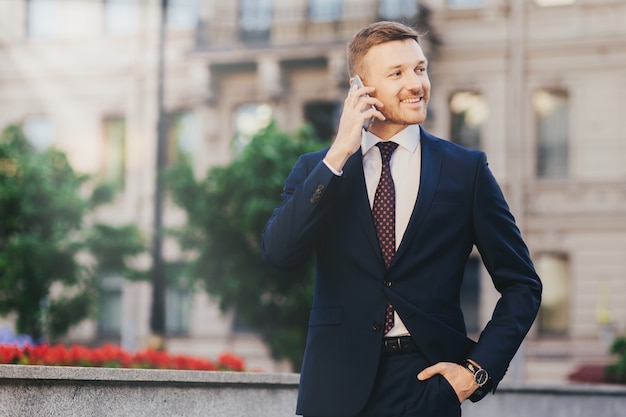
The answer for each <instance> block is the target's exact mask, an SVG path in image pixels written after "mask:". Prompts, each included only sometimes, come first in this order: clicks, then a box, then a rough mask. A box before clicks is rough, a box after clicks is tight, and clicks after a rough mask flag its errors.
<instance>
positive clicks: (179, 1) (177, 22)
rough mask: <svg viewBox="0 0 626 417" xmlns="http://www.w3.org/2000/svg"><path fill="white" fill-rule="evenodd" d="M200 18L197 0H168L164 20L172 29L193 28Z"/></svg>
mask: <svg viewBox="0 0 626 417" xmlns="http://www.w3.org/2000/svg"><path fill="white" fill-rule="evenodd" d="M199 19H200V3H199V1H198V0H169V1H168V3H167V11H166V22H167V26H168V27H169V28H172V29H195V28H196V25H197V24H198V20H199Z"/></svg>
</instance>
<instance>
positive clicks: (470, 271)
mask: <svg viewBox="0 0 626 417" xmlns="http://www.w3.org/2000/svg"><path fill="white" fill-rule="evenodd" d="M480 265H481V260H480V258H479V257H477V256H472V257H470V258H469V259H468V260H467V264H466V265H465V272H464V273H463V283H462V284H461V310H463V316H464V317H465V327H466V328H467V331H468V332H469V333H477V332H478V331H479V330H480V328H479V314H478V311H479V304H480Z"/></svg>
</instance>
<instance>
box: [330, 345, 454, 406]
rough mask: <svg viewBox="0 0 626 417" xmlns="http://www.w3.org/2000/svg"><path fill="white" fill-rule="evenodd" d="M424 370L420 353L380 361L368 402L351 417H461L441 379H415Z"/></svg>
mask: <svg viewBox="0 0 626 417" xmlns="http://www.w3.org/2000/svg"><path fill="white" fill-rule="evenodd" d="M427 366H429V363H428V361H426V359H425V358H424V357H423V356H422V354H421V353H419V352H418V353H408V354H398V355H391V356H383V357H381V360H380V365H379V367H378V373H377V375H376V382H375V384H374V388H373V390H372V392H371V394H370V398H369V400H368V402H367V404H366V406H365V408H364V409H363V410H361V412H360V413H359V414H357V415H356V416H354V417H460V416H461V405H460V403H459V400H458V397H457V396H456V393H455V392H454V389H453V388H452V386H451V385H450V384H449V383H448V381H446V379H445V378H444V377H442V376H441V375H435V376H433V377H432V378H430V379H428V380H426V381H419V380H418V379H417V374H418V373H419V372H420V371H421V370H422V369H424V368H426V367H427ZM320 401H323V399H322V398H320Z"/></svg>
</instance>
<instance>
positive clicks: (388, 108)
mask: <svg viewBox="0 0 626 417" xmlns="http://www.w3.org/2000/svg"><path fill="white" fill-rule="evenodd" d="M427 65H428V62H427V60H426V58H425V56H424V53H423V51H422V49H421V47H420V45H419V42H418V34H417V32H415V31H414V30H413V29H411V28H409V27H406V26H404V25H402V24H399V23H393V22H377V23H374V24H372V25H369V26H367V27H365V28H363V29H362V30H361V31H360V32H359V33H357V34H356V35H355V37H354V38H353V39H352V41H351V42H350V43H349V45H348V70H349V73H350V76H351V77H352V78H351V82H352V81H353V80H354V77H355V76H356V75H359V76H360V77H361V78H362V80H363V83H364V85H365V87H358V86H356V84H354V83H353V84H352V87H351V89H350V91H349V93H348V95H347V97H346V99H345V102H344V106H343V112H342V115H341V119H340V122H339V127H338V131H337V136H336V138H335V140H334V142H333V144H332V145H331V146H330V147H329V148H327V149H324V150H322V151H319V152H316V153H312V154H308V155H303V156H301V157H300V159H299V160H298V162H297V163H296V165H295V167H294V168H293V170H292V172H291V174H290V175H289V177H288V178H287V180H286V183H285V188H284V192H283V202H282V204H281V205H280V206H279V207H278V208H277V209H276V210H275V211H274V213H273V215H272V217H271V218H270V219H269V221H268V223H267V226H266V229H265V231H264V233H263V236H262V238H261V250H262V253H263V256H264V259H265V260H266V261H267V262H268V263H270V264H272V265H275V266H277V267H280V268H292V267H296V266H300V265H301V264H302V263H303V262H305V261H306V259H307V258H308V257H309V256H310V254H311V253H313V252H314V253H315V259H316V276H315V295H314V300H313V306H312V310H311V315H310V320H309V332H308V337H307V344H306V350H305V355H304V360H303V366H302V370H301V380H300V391H299V397H298V407H297V413H298V414H302V415H305V416H316V417H321V416H333V417H340V416H350V417H353V416H358V417H391V416H393V417H401V416H407V417H408V416H415V417H452V416H457V417H458V416H460V414H461V411H460V404H461V403H462V402H463V401H464V400H466V399H467V398H470V399H471V400H473V401H478V400H479V399H481V398H482V397H483V396H484V395H485V394H486V393H487V392H488V391H489V390H494V391H495V388H496V386H497V385H498V382H499V381H500V380H501V379H502V377H503V376H504V374H505V372H506V369H507V367H508V365H509V363H510V361H511V359H512V358H513V356H514V354H515V352H516V351H517V349H518V347H519V345H520V344H521V342H522V339H523V338H524V336H525V335H526V333H527V332H528V330H529V328H530V326H531V324H532V322H533V321H534V319H535V316H536V314H537V311H538V308H539V303H540V297H541V282H540V280H539V277H538V276H537V274H536V272H535V270H534V268H533V265H532V262H531V260H530V257H529V254H528V250H527V248H526V245H525V244H524V242H523V240H522V237H521V235H520V232H519V230H518V228H517V226H516V225H515V221H514V219H513V216H512V215H511V213H510V212H509V209H508V206H507V204H506V202H505V200H504V197H503V195H502V192H501V190H500V188H499V186H498V184H497V183H496V181H495V179H494V177H493V175H492V174H491V172H490V170H489V168H488V166H487V162H486V158H485V155H484V154H483V153H482V152H479V151H474V150H467V149H464V148H462V147H460V146H457V145H455V144H452V143H450V142H448V141H444V140H442V139H438V138H436V137H434V136H432V135H431V134H429V133H428V132H426V131H425V130H424V129H422V128H421V127H420V124H421V123H422V122H423V121H424V119H425V118H426V108H427V104H428V100H429V97H430V81H429V79H428V74H427ZM368 120H371V124H370V125H369V128H368V130H365V129H363V128H362V127H363V125H364V123H365V122H366V121H368ZM473 246H476V248H477V249H478V251H479V252H480V254H481V256H482V259H483V263H484V265H485V267H486V269H487V271H488V272H489V274H490V276H491V278H492V281H493V283H494V286H495V288H496V289H497V290H498V291H499V292H500V293H501V298H500V300H499V302H498V303H497V305H496V307H495V309H494V312H493V316H492V318H491V320H490V321H489V323H488V324H487V325H486V327H485V328H484V329H483V331H482V332H481V335H480V338H479V340H478V342H474V341H472V340H470V339H468V338H467V336H466V330H465V324H464V320H463V314H462V312H461V308H460V302H459V295H460V287H461V281H462V278H463V271H464V267H465V264H466V262H467V259H468V257H469V255H470V252H471V251H472V248H473ZM387 322H389V325H386V323H387Z"/></svg>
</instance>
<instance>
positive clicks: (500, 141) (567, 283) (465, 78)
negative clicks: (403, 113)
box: [0, 0, 626, 383]
mask: <svg viewBox="0 0 626 417" xmlns="http://www.w3.org/2000/svg"><path fill="white" fill-rule="evenodd" d="M377 20H397V21H402V22H404V23H408V24H410V25H413V26H415V27H417V29H418V30H420V31H421V32H424V33H425V35H424V37H423V39H422V41H421V43H422V46H423V48H424V50H425V53H426V55H427V57H428V58H429V61H430V64H429V73H430V78H431V82H432V85H433V87H432V96H431V101H430V104H429V117H428V119H427V122H426V123H425V124H424V127H425V128H426V129H428V130H430V131H431V132H432V133H434V134H436V135H438V136H441V137H443V138H446V139H449V140H451V141H454V142H457V143H459V144H461V145H463V146H467V147H470V148H476V149H481V150H483V151H485V152H486V153H487V156H488V159H489V163H490V167H491V169H492V170H493V172H494V174H495V175H496V177H497V179H498V181H499V182H500V184H501V186H502V188H503V190H504V192H505V194H506V197H507V200H508V202H509V204H510V206H511V210H512V212H513V214H514V215H515V217H516V219H517V222H518V224H519V226H520V228H521V230H522V233H523V235H524V237H525V240H526V242H527V244H528V245H529V248H530V250H531V253H532V257H533V260H534V262H535V264H536V267H537V269H538V272H539V274H540V276H541V277H542V279H543V282H544V299H543V305H542V307H541V311H540V314H539V317H538V319H537V321H536V323H535V325H534V326H533V328H532V330H531V332H530V334H529V336H528V338H527V340H526V341H525V343H524V345H523V347H522V349H521V350H520V352H519V354H518V356H517V357H516V359H515V361H514V363H513V365H512V367H511V370H510V371H509V374H508V376H507V378H509V379H511V380H514V381H529V382H544V383H565V382H567V381H568V375H570V374H571V373H572V372H574V371H575V370H576V369H578V368H579V367H580V366H581V365H585V364H604V363H607V361H609V360H610V355H609V347H610V345H611V343H612V342H613V340H614V339H615V338H616V337H619V336H620V335H622V334H624V332H625V331H626V100H625V97H626V1H625V0H233V1H218V0H0V129H5V128H8V127H11V126H12V127H13V128H14V129H17V130H11V132H13V133H12V135H13V136H12V137H18V136H20V135H23V137H24V139H25V140H26V141H27V142H28V143H29V144H30V145H29V146H30V147H29V149H30V150H29V152H31V153H32V155H33V158H35V157H36V156H37V155H42V154H45V153H46V152H48V151H49V150H50V149H54V150H55V151H56V152H60V153H61V154H62V155H65V156H66V157H67V161H68V164H69V165H70V166H71V167H72V169H73V170H74V171H75V172H76V173H77V175H78V174H86V175H89V178H90V181H95V182H102V183H106V184H108V185H109V186H110V188H111V189H112V190H113V194H112V195H111V197H110V198H109V199H108V200H107V204H104V205H99V206H97V207H96V208H94V209H93V210H89V211H86V212H85V213H84V219H83V220H82V222H80V223H81V227H79V228H76V229H73V228H69V227H68V228H67V231H68V233H69V232H70V231H71V235H72V236H73V237H75V236H76V235H77V234H80V232H81V230H83V229H82V227H86V226H85V225H96V224H106V225H109V227H111V228H122V227H126V226H128V225H131V226H132V227H134V228H136V230H137V231H138V233H139V234H140V236H141V244H142V246H141V249H138V248H137V247H136V246H133V245H127V243H128V239H127V238H128V237H126V238H124V239H126V240H124V242H126V243H124V244H119V241H116V240H115V239H114V238H112V237H111V235H108V237H107V236H100V239H101V240H100V241H102V242H104V243H102V244H101V246H96V248H98V247H99V248H100V249H95V250H94V249H93V247H92V255H91V257H89V256H87V255H85V254H86V253H87V252H88V251H87V250H81V251H78V252H76V253H75V255H76V256H75V258H79V259H82V258H81V254H82V256H83V257H85V258H86V259H87V261H86V263H85V264H86V265H91V264H93V262H91V263H90V262H89V259H92V260H93V259H94V258H97V255H98V254H102V252H103V249H102V247H105V248H109V249H111V248H112V247H113V248H119V247H120V246H124V245H126V246H124V247H126V248H129V250H128V251H127V253H123V254H122V256H123V257H124V262H123V265H122V266H121V267H118V268H108V269H106V268H104V269H102V268H101V269H94V270H93V271H92V272H93V277H92V278H93V279H92V280H91V281H89V284H88V285H91V286H94V288H97V290H98V291H97V295H94V296H93V298H90V300H92V301H91V302H90V305H89V307H90V308H89V309H87V310H89V311H88V314H87V313H85V316H84V319H83V316H82V315H81V316H80V317H79V316H78V315H74V316H72V315H71V314H70V315H69V316H68V317H70V318H73V319H76V320H70V321H71V322H72V325H71V326H68V329H62V330H63V331H57V332H53V331H52V330H50V329H48V328H47V327H46V323H49V322H50V320H52V319H51V317H52V316H51V315H52V314H53V313H54V311H53V309H52V308H49V307H48V306H50V305H53V301H54V300H55V297H62V295H63V293H64V292H70V293H71V292H72V291H75V287H76V282H74V283H72V282H67V283H65V284H63V285H60V284H59V282H60V280H59V279H56V278H54V277H48V281H45V280H44V281H45V283H44V285H47V286H48V285H49V286H50V287H51V289H50V290H49V291H48V290H45V291H43V292H42V291H40V292H36V293H35V292H30V291H29V288H30V287H29V286H28V285H22V284H19V285H18V284H11V288H12V289H17V290H18V291H17V292H15V293H12V294H13V295H11V296H10V297H9V295H8V294H9V292H10V291H9V290H10V289H11V288H8V287H6V286H5V287H2V286H0V314H3V316H2V317H0V327H2V326H5V327H8V328H10V329H12V330H13V331H15V332H16V333H23V332H25V330H24V329H25V328H28V327H27V326H26V327H25V326H23V325H20V324H19V323H20V317H21V315H24V313H20V312H19V311H20V310H19V308H17V307H12V306H13V305H14V304H11V303H12V300H13V298H16V297H18V296H25V297H26V298H28V297H31V298H34V304H33V305H35V306H36V307H33V308H35V309H37V311H38V314H39V315H38V316H37V317H35V318H34V320H36V321H37V323H39V325H40V326H39V327H38V328H40V330H41V331H40V333H41V334H38V336H40V337H41V338H42V339H43V340H54V341H60V342H63V343H83V344H88V345H96V344H101V343H104V342H114V343H119V344H121V345H122V346H123V347H125V348H127V349H129V350H136V349H139V348H143V347H145V346H148V345H151V344H153V345H155V346H160V347H166V348H167V350H169V351H172V352H176V353H187V354H193V355H197V356H207V357H215V356H217V354H218V353H219V352H222V351H224V350H229V351H232V352H234V353H236V354H239V355H241V356H243V357H244V358H245V359H246V361H247V363H248V364H249V366H250V367H251V368H257V369H262V370H265V371H292V370H294V371H297V370H298V356H299V355H300V354H301V350H300V349H301V346H302V344H303V335H302V333H303V332H305V331H306V323H307V314H308V308H309V304H308V303H310V295H311V294H310V288H311V286H310V282H311V279H312V278H311V275H310V271H308V270H307V271H304V272H301V273H299V274H300V275H298V277H299V278H298V279H291V280H290V278H289V277H285V276H280V277H279V274H278V273H276V272H275V271H271V270H266V269H263V268H266V267H264V266H263V265H262V264H261V263H260V262H259V260H258V259H257V258H258V252H257V250H256V242H257V239H258V233H260V230H262V226H263V223H264V221H265V220H266V219H267V217H268V216H269V214H270V213H271V208H272V207H274V206H275V205H277V204H278V203H279V201H280V199H279V194H280V186H281V182H282V180H283V179H284V176H285V175H286V174H287V173H288V172H289V167H290V166H291V164H292V163H293V162H295V159H294V158H295V157H296V156H297V153H298V152H300V151H306V150H308V149H316V148H321V147H323V146H325V145H326V144H328V143H329V141H330V140H331V139H332V137H333V135H334V133H335V129H336V125H337V122H338V118H339V114H340V109H341V106H342V104H343V99H344V97H345V95H346V91H347V88H348V76H347V71H346V61H345V48H346V43H347V41H348V40H349V39H350V38H351V36H352V35H353V34H354V33H355V32H356V31H357V30H358V29H359V28H361V27H362V26H364V25H366V24H368V23H370V22H374V21H377ZM18 130H19V132H18ZM9 136H10V135H9V134H8V133H5V141H8V140H9V139H6V138H9ZM15 140H17V139H15ZM290 143H291V144H297V146H296V145H293V146H292V145H290ZM2 158H3V156H2V155H0V173H2V174H4V175H5V180H4V182H2V183H1V184H0V190H1V187H3V186H4V187H6V186H7V184H9V183H10V181H9V180H10V179H11V178H14V177H15V172H16V170H15V166H14V164H12V163H9V162H7V161H9V160H10V158H8V157H7V156H6V155H4V159H2ZM2 161H4V162H2ZM57 165H58V164H57ZM18 172H19V170H18ZM157 174H158V175H157ZM43 177H46V175H44V176H43ZM236 179H237V180H238V181H239V182H237V181H235V180H236ZM22 186H26V185H20V187H22ZM94 187H95V186H92V187H91V188H89V187H88V186H87V185H85V184H82V185H81V187H80V190H79V194H80V195H87V193H88V191H89V190H92V189H93V188H94ZM53 188H54V187H53ZM0 192H1V193H2V194H0V203H2V198H3V197H4V198H5V202H6V201H7V200H6V195H7V194H6V192H4V191H0ZM40 192H43V191H36V192H35V193H36V194H37V193H40ZM53 193H54V190H53ZM230 195H232V196H233V198H232V199H229V196H230ZM15 198H17V197H15ZM31 205H32V204H31ZM34 206H35V208H38V209H41V210H44V214H45V213H47V212H45V210H46V207H45V204H41V205H38V204H34ZM0 207H3V209H6V204H5V206H2V204H0ZM242 208H245V210H243V209H242ZM242 210H243V211H242ZM18 211H19V210H18ZM7 213H9V212H8V211H6V210H5V211H3V212H2V216H3V217H5V219H0V222H3V221H6V217H7V216H9V214H7ZM15 213H16V212H15V211H14V212H13V214H15ZM16 215H17V216H19V215H20V214H19V213H17V214H16ZM49 215H50V216H53V215H54V214H49ZM209 215H211V216H213V215H215V216H217V218H218V220H217V221H215V220H212V221H208V220H207V219H206V218H205V217H206V216H209ZM215 216H214V217H212V218H213V219H215V218H216V217H215ZM220 216H221V217H220ZM30 222H31V221H30V220H28V221H22V222H21V223H20V224H31V223H30ZM0 229H2V233H4V235H0V254H1V253H2V251H4V255H6V256H4V257H0V280H5V279H6V276H8V275H7V274H8V272H7V271H9V269H10V267H11V265H13V263H14V262H18V258H17V257H15V256H8V255H7V253H9V252H8V251H9V249H7V248H9V246H10V245H8V244H7V242H9V241H11V239H13V238H12V237H11V236H15V232H14V231H13V232H11V231H7V228H0ZM61 229H63V227H61ZM64 230H65V229H64ZM107 230H108V229H107ZM116 230H117V229H116ZM12 233H13V234H12ZM33 233H34V232H33ZM31 235H32V234H31ZM116 236H117V235H116ZM233 236H237V241H236V242H233V241H230V240H229V239H232V237H233ZM135 237H136V236H135ZM63 239H65V237H63ZM63 239H61V238H60V240H59V241H63ZM131 240H132V239H131ZM133 242H135V241H133ZM207 242H209V243H207ZM102 245H104V246H102ZM20 256H22V258H20V259H19V262H24V263H25V264H28V263H31V264H32V262H36V261H34V260H32V259H31V258H29V257H28V256H27V255H20ZM2 260H4V263H3V262H2ZM79 264H80V265H83V264H82V263H80V262H79ZM118 266H119V265H118ZM129 271H131V272H129ZM38 273H40V274H43V275H44V276H45V275H46V271H45V270H44V271H43V272H41V271H40V272H38ZM18 275H19V274H18ZM24 277H26V275H24V274H22V275H19V276H18V277H17V278H16V279H17V281H16V282H19V280H20V279H22V278H24ZM261 277H262V278H261ZM42 282H43V281H42ZM2 291H3V292H4V294H2ZM11 297H12V298H11ZM497 297H498V294H497V292H495V290H494V289H493V286H492V285H491V282H490V278H489V276H488V274H487V273H486V271H485V270H484V269H483V267H482V263H481V261H480V257H479V255H478V253H476V254H474V255H473V256H472V259H471V260H470V262H469V263H468V265H467V267H466V276H465V282H464V291H463V307H464V311H465V315H466V321H467V327H468V330H469V331H470V333H471V334H472V335H473V336H477V332H478V330H479V329H481V328H482V326H483V325H484V324H485V323H486V322H487V321H488V320H489V318H490V317H489V315H490V313H491V311H492V309H493V306H494V303H495V302H496V301H497ZM2 304H4V305H2ZM264 309H269V310H268V311H269V312H266V311H265V310H264ZM26 310H27V311H28V309H26ZM31 310H32V308H31ZM272 311H273V313H272ZM278 311H281V312H283V313H284V312H287V313H288V314H283V315H284V316H289V317H283V318H281V319H276V321H274V319H273V318H272V317H274V316H272V314H276V313H277V312H278ZM266 313H267V314H266ZM46 318H47V319H46ZM78 319H80V320H78ZM46 320H48V321H46ZM68 320H69V319H68ZM289 320H291V321H289ZM70 321H66V322H67V323H70ZM74 322H76V323H74ZM280 346H288V347H289V352H284V351H281V348H280ZM294 352H295V353H294Z"/></svg>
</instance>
